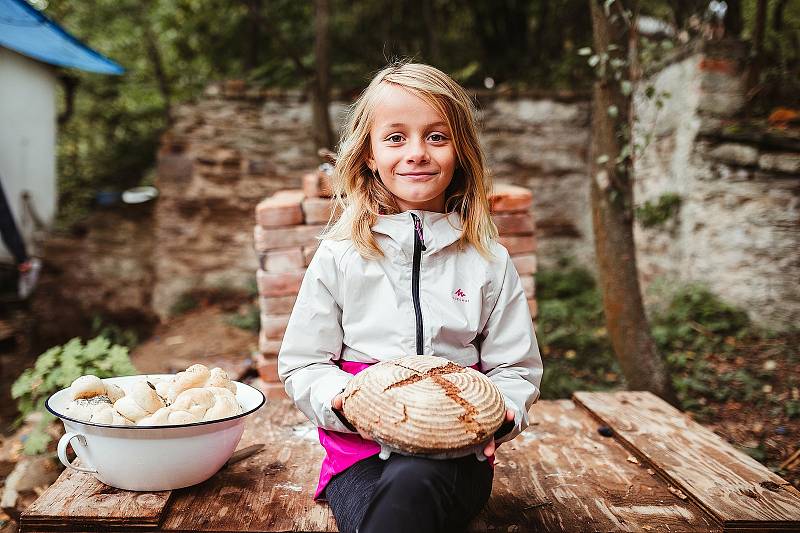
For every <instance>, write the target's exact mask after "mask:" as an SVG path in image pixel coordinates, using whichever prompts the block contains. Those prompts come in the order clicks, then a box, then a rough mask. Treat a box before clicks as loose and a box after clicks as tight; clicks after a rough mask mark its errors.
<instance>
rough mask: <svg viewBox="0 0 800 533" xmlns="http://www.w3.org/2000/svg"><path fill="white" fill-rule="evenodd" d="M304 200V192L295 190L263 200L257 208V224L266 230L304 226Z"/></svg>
mask: <svg viewBox="0 0 800 533" xmlns="http://www.w3.org/2000/svg"><path fill="white" fill-rule="evenodd" d="M304 198H305V194H303V191H300V190H296V189H293V190H287V191H280V192H277V193H275V194H274V195H272V196H270V197H269V198H265V199H263V200H261V201H260V202H259V203H258V205H257V206H256V223H257V224H258V225H260V226H263V227H265V228H274V227H282V226H296V225H297V224H302V223H303V207H302V202H303V199H304Z"/></svg>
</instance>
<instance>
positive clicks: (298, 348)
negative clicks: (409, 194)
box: [278, 210, 542, 442]
mask: <svg viewBox="0 0 800 533" xmlns="http://www.w3.org/2000/svg"><path fill="white" fill-rule="evenodd" d="M414 215H416V216H417V217H419V219H421V221H422V228H423V238H424V248H425V250H424V251H422V250H421V248H422V246H420V244H422V242H420V241H419V240H418V239H417V238H416V237H415V236H416V235H417V232H416V231H415V226H414V220H413V216H414ZM372 229H373V233H374V234H375V237H376V240H377V242H378V245H379V246H380V247H381V249H382V250H383V251H384V254H385V256H384V257H383V258H382V259H380V260H370V259H364V258H362V257H361V255H360V254H359V253H358V251H357V250H356V249H355V247H354V245H353V243H352V241H350V240H346V241H331V240H323V241H322V242H321V243H320V246H319V249H318V250H317V252H316V253H315V254H314V258H313V259H312V261H311V264H309V266H308V270H307V271H306V273H305V277H304V278H303V283H302V285H301V287H300V292H299V294H298V296H297V302H296V303H295V306H294V309H293V310H292V315H291V317H290V319H289V324H288V326H287V328H286V333H285V334H284V338H283V344H282V345H281V349H280V354H279V356H278V374H279V377H280V379H281V381H282V382H283V383H284V385H285V387H286V392H287V393H288V394H289V397H290V398H292V400H293V401H294V403H295V405H297V407H298V408H299V409H300V410H301V411H302V412H303V413H305V415H306V416H307V417H308V418H309V420H311V421H312V422H313V423H314V424H316V425H317V426H319V427H322V428H324V429H329V430H333V431H341V432H348V433H352V431H350V430H349V429H348V428H347V427H346V426H345V425H344V424H343V423H342V422H341V421H340V419H339V418H338V417H337V415H336V413H334V412H333V410H332V409H331V400H332V399H333V397H334V396H335V395H336V394H338V393H340V392H342V390H343V389H344V387H345V385H346V384H347V381H348V380H350V379H351V378H352V377H353V376H352V375H350V374H348V373H347V372H345V371H343V370H341V369H340V368H339V367H337V366H336V365H335V364H334V363H333V361H334V360H336V359H339V358H341V359H343V360H347V361H361V362H369V363H374V362H378V361H386V360H390V359H394V358H397V357H401V356H404V355H413V354H416V353H418V352H417V347H416V345H417V342H419V343H420V344H421V345H422V348H423V351H422V353H424V354H426V355H437V356H439V357H445V358H447V359H450V360H452V361H454V362H456V363H458V364H460V365H463V366H469V365H473V364H475V363H477V362H478V361H479V360H480V363H481V368H482V369H483V371H484V373H485V374H486V375H487V376H488V377H489V378H490V379H491V380H492V381H493V382H494V383H495V384H496V385H497V387H498V389H499V390H500V392H501V393H502V394H503V397H504V398H505V401H506V406H507V407H508V408H510V409H513V410H514V412H515V413H516V414H515V420H514V421H515V427H514V429H513V430H512V431H511V432H510V433H507V434H506V435H503V436H502V437H501V438H499V439H498V442H505V441H508V440H511V439H512V438H514V437H515V436H516V435H517V434H519V433H520V432H521V431H522V430H524V429H525V428H526V427H527V426H528V424H529V414H528V409H529V408H530V406H531V405H532V404H533V403H534V402H535V401H536V400H537V399H538V397H539V385H540V383H541V379H542V358H541V356H540V355H539V347H538V345H537V342H536V335H535V333H534V331H533V324H532V322H531V315H530V310H529V307H528V303H527V301H526V299H525V294H524V292H523V289H522V284H521V282H520V279H519V274H518V273H517V271H516V269H515V268H514V264H513V263H512V262H511V260H510V258H509V255H508V251H507V250H506V249H505V248H504V247H503V246H502V245H500V244H499V243H493V244H492V248H491V250H492V253H493V254H494V255H495V260H494V261H491V262H490V261H487V260H486V259H485V258H483V257H482V256H481V255H480V254H479V253H478V252H477V250H475V248H474V247H472V246H468V247H466V248H465V250H464V251H462V252H459V251H458V249H457V246H456V245H455V242H456V241H457V239H458V238H459V237H460V236H461V223H460V220H459V216H458V214H456V213H451V214H449V215H447V214H444V213H434V212H429V211H417V210H412V211H406V212H403V213H399V214H396V215H382V216H379V217H378V221H377V222H376V224H375V225H374V226H373V227H372ZM415 240H417V241H418V242H417V247H418V248H419V249H420V250H419V251H420V252H421V253H419V254H418V255H419V257H418V262H419V265H418V266H417V265H415V261H414V255H415ZM415 270H417V272H418V291H417V292H418V298H415V296H416V295H415V294H414V292H415V291H414V290H412V289H413V285H414V279H413V278H414V271H415ZM415 299H417V300H418V302H419V304H418V306H419V314H420V315H421V319H422V320H421V322H422V324H421V328H420V330H419V332H417V325H418V323H419V320H418V318H417V317H418V314H417V312H416V311H417V309H416V307H417V306H416V305H415V304H416V302H415Z"/></svg>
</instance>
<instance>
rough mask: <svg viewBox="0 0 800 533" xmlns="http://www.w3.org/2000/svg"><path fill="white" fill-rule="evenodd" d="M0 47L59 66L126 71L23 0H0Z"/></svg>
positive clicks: (109, 72)
mask: <svg viewBox="0 0 800 533" xmlns="http://www.w3.org/2000/svg"><path fill="white" fill-rule="evenodd" d="M0 46H3V47H5V48H8V49H10V50H14V51H15V52H18V53H20V54H22V55H25V56H28V57H30V58H32V59H36V60H38V61H42V62H44V63H49V64H50V65H56V66H59V67H71V68H77V69H80V70H86V71H88V72H98V73H101V74H122V73H123V72H125V69H124V68H122V67H121V66H119V65H118V64H116V63H115V62H113V61H111V60H110V59H108V58H107V57H105V56H103V55H102V54H100V53H98V52H95V51H94V50H92V49H91V48H89V47H88V46H86V45H85V44H83V43H82V42H81V41H79V40H78V39H76V38H75V37H73V36H72V35H70V34H69V33H68V32H67V31H66V30H65V29H64V28H62V27H61V26H59V25H58V24H56V23H55V22H53V21H52V20H50V19H49V18H47V17H46V16H44V15H43V14H42V13H40V12H39V11H38V10H37V9H36V8H34V7H33V6H31V5H30V4H28V2H26V1H25V0H0Z"/></svg>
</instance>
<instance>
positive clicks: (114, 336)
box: [92, 314, 139, 350]
mask: <svg viewBox="0 0 800 533" xmlns="http://www.w3.org/2000/svg"><path fill="white" fill-rule="evenodd" d="M92 335H94V336H95V337H105V338H106V339H108V340H109V341H110V342H111V343H112V344H120V345H122V346H127V347H128V348H129V349H131V350H132V349H133V348H135V347H136V345H137V344H139V335H138V334H137V333H136V331H134V330H133V329H129V328H123V327H121V326H118V325H117V324H112V323H108V322H106V321H105V319H104V318H103V317H102V316H101V315H99V314H95V315H94V316H92Z"/></svg>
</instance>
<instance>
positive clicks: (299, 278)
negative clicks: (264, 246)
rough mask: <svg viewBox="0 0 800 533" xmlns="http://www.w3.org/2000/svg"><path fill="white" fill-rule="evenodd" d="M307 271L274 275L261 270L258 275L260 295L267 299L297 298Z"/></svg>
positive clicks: (257, 281)
mask: <svg viewBox="0 0 800 533" xmlns="http://www.w3.org/2000/svg"><path fill="white" fill-rule="evenodd" d="M305 273H306V271H305V270H301V271H297V272H280V273H277V274H275V273H272V272H265V271H264V270H259V271H258V272H257V273H256V283H257V284H258V294H259V295H261V296H266V297H273V296H297V292H298V291H299V290H300V284H301V283H302V282H303V276H304V275H305Z"/></svg>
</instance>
